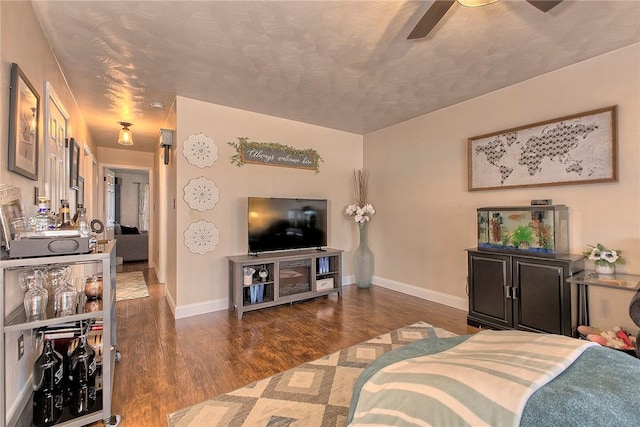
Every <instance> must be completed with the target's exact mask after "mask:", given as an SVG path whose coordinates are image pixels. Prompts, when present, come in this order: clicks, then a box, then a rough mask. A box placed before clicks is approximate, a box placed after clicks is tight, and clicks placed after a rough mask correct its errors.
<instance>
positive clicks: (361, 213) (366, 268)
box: [344, 169, 376, 288]
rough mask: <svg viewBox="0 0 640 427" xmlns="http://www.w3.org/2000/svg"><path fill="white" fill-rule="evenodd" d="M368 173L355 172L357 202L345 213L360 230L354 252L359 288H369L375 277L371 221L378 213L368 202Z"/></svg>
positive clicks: (354, 271)
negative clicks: (370, 235)
mask: <svg viewBox="0 0 640 427" xmlns="http://www.w3.org/2000/svg"><path fill="white" fill-rule="evenodd" d="M368 178H369V175H368V173H367V172H366V171H365V170H364V169H363V170H359V171H354V172H353V186H354V192H355V195H356V197H355V198H356V203H355V204H353V205H349V206H347V208H346V209H345V211H344V213H345V215H347V216H350V217H353V219H354V220H355V222H356V224H358V230H359V235H360V239H359V244H358V248H357V249H356V251H355V252H354V253H353V274H354V276H355V281H356V286H357V287H358V288H368V287H369V286H371V280H372V279H373V263H374V256H373V252H372V251H371V249H370V248H369V221H370V220H371V216H373V214H375V213H376V210H375V209H374V208H373V205H372V204H370V203H367V180H368Z"/></svg>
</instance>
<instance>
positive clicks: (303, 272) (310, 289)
mask: <svg viewBox="0 0 640 427" xmlns="http://www.w3.org/2000/svg"><path fill="white" fill-rule="evenodd" d="M227 258H228V260H229V310H236V314H237V316H238V319H242V314H243V313H244V312H246V311H252V310H258V309H261V308H267V307H273V306H276V305H280V304H286V303H291V302H296V301H301V300H305V299H309V298H315V297H318V296H322V295H328V294H332V293H335V292H337V293H338V295H342V250H340V249H331V248H326V249H324V250H320V249H304V250H299V251H286V252H268V253H260V254H257V255H238V256H230V257H227ZM245 267H246V268H249V269H253V270H255V271H254V272H253V274H252V275H251V278H250V279H251V280H250V282H251V283H248V281H247V284H245V281H244V269H245ZM261 272H262V275H261V274H260V273H261Z"/></svg>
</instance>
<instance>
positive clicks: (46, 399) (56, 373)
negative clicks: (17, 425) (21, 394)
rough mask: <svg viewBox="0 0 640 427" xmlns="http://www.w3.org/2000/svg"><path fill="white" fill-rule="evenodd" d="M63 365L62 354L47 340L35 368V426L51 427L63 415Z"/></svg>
mask: <svg viewBox="0 0 640 427" xmlns="http://www.w3.org/2000/svg"><path fill="white" fill-rule="evenodd" d="M62 379H63V363H62V356H61V355H60V353H58V352H57V351H55V350H54V349H53V345H52V343H51V340H45V342H44V348H43V350H42V354H41V355H40V357H38V359H37V360H36V362H35V364H34V367H33V391H34V394H33V424H34V425H35V426H37V427H40V426H51V425H53V424H55V423H56V422H57V421H58V419H59V418H60V416H61V415H62V407H63V401H64V389H63V387H62Z"/></svg>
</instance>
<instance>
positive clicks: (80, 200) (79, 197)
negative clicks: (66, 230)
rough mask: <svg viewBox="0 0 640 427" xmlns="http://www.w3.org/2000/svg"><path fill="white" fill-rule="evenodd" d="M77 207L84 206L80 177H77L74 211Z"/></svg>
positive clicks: (82, 185)
mask: <svg viewBox="0 0 640 427" xmlns="http://www.w3.org/2000/svg"><path fill="white" fill-rule="evenodd" d="M77 205H83V206H84V178H83V177H81V176H79V177H78V193H77V196H76V209H77V207H78V206H77Z"/></svg>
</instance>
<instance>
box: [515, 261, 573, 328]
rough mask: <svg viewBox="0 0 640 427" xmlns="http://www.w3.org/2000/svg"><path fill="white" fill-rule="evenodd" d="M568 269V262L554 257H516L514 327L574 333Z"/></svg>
mask: <svg viewBox="0 0 640 427" xmlns="http://www.w3.org/2000/svg"><path fill="white" fill-rule="evenodd" d="M566 268H567V267H566V264H565V263H562V262H557V261H553V260H536V259H526V258H515V259H514V276H513V284H514V306H515V309H514V327H515V328H517V329H523V330H530V331H536V332H548V333H553V334H564V335H569V336H570V335H571V320H570V312H571V302H570V298H571V289H570V287H569V286H570V285H567V284H566V283H565V279H566ZM567 316H569V318H568V319H567Z"/></svg>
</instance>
